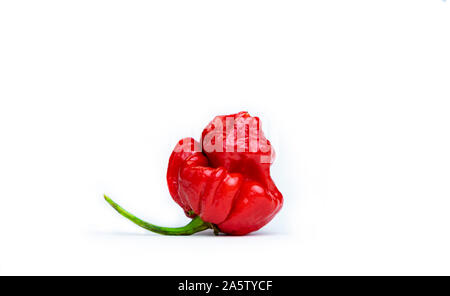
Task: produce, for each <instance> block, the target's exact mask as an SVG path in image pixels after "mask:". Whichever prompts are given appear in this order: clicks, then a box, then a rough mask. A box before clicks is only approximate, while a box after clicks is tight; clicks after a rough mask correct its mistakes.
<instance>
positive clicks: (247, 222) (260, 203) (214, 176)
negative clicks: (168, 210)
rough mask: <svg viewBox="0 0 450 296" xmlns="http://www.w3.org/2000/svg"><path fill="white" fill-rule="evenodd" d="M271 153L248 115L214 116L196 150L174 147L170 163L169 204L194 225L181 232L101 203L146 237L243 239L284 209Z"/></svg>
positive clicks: (189, 144)
mask: <svg viewBox="0 0 450 296" xmlns="http://www.w3.org/2000/svg"><path fill="white" fill-rule="evenodd" d="M273 159H274V151H273V149H272V146H271V144H270V142H269V141H268V140H267V139H266V138H265V137H264V134H263V132H262V130H261V128H260V120H259V118H258V117H251V116H250V115H249V114H248V113H247V112H240V113H237V114H232V115H225V116H217V117H216V118H214V120H213V121H211V123H209V125H208V126H207V127H206V128H205V129H204V130H203V133H202V139H201V144H200V143H198V142H197V141H195V140H194V139H192V138H186V139H183V140H181V141H180V142H178V144H177V145H176V147H175V149H174V151H173V152H172V155H171V156H170V159H169V167H168V170H167V183H168V186H169V191H170V194H171V195H172V198H173V199H174V200H175V202H177V203H178V204H179V205H180V206H181V207H182V208H183V210H184V211H185V213H186V215H187V216H188V217H190V218H192V219H193V220H192V221H191V223H189V224H188V225H186V226H184V227H180V228H167V227H159V226H155V225H153V224H150V223H147V222H144V221H142V220H140V219H139V218H136V217H135V216H133V215H132V214H130V213H128V212H127V211H125V210H124V209H122V208H121V207H120V206H119V205H117V204H116V203H114V202H113V201H112V200H111V199H110V198H108V197H107V196H106V195H105V199H106V200H107V201H108V202H109V203H110V204H111V205H112V206H113V207H114V208H115V209H116V210H117V211H118V212H119V213H120V214H122V215H123V216H125V217H126V218H128V219H130V220H131V221H133V222H134V223H136V224H137V225H139V226H141V227H143V228H145V229H148V230H150V231H153V232H156V233H160V234H167V235H189V234H193V233H196V232H199V231H203V230H205V229H208V228H211V229H213V230H214V233H215V234H218V233H219V232H223V233H227V234H232V235H245V234H248V233H250V232H253V231H256V230H258V229H260V228H261V227H263V226H264V225H266V224H267V223H269V221H270V220H272V218H273V217H274V216H275V214H277V213H278V211H279V210H280V209H281V207H282V204H283V196H282V195H281V193H280V192H279V191H278V189H277V187H276V186H275V184H274V182H273V181H272V179H271V177H270V165H271V164H272V162H273Z"/></svg>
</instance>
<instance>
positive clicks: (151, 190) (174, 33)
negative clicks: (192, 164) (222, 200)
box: [0, 0, 450, 275]
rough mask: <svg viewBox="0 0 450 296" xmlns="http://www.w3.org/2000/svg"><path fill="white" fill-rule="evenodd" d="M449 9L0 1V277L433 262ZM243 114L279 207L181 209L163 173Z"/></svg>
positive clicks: (418, 268) (437, 264) (449, 97)
mask: <svg viewBox="0 0 450 296" xmlns="http://www.w3.org/2000/svg"><path fill="white" fill-rule="evenodd" d="M449 36H450V9H449V3H446V2H442V1H439V0H426V1H425V0H414V1H411V0H408V1H406V0H400V1H387V0H382V1H380V0H377V1H356V0H355V1H349V0H341V1H335V0H333V1H331V0H323V1H2V2H1V3H0V201H1V214H0V274H1V275H121V274H125V275H188V274H189V275H235V274H238V275H273V274H275V275H348V274H351V275H369V274H370V275H374V274H375V275H398V274H410V275H417V274H428V275H431V274H446V275H449V274H450V252H449V251H448V250H449V249H450V237H449V230H450V229H449V228H450V215H449V212H450V186H449V180H450V153H449V151H450V137H449V129H450V116H449V114H450V38H449ZM242 110H246V111H249V112H250V113H251V114H252V115H256V116H260V117H261V119H262V120H263V127H264V129H265V131H266V135H267V137H268V139H270V140H271V141H272V143H273V145H274V147H275V149H276V152H277V159H276V161H275V163H274V165H273V167H272V175H273V178H274V180H275V182H276V184H277V185H278V187H279V189H280V191H281V192H282V193H283V194H284V197H285V204H284V208H283V210H282V211H281V212H280V213H279V215H278V216H277V217H276V218H275V219H274V220H273V221H272V222H271V223H270V224H269V225H268V226H267V227H265V228H263V229H262V230H261V231H259V232H257V233H255V234H253V235H250V236H246V237H226V236H220V237H214V236H213V235H212V233H209V232H208V233H202V234H199V235H195V236H192V237H164V236H159V235H156V234H152V233H149V232H146V231H145V230H143V229H140V228H138V227H137V226H135V225H133V224H131V223H130V222H129V221H127V220H125V219H124V218H122V217H120V216H119V215H118V214H117V213H116V212H114V211H113V210H112V209H111V208H110V207H109V206H108V205H107V204H106V203H105V202H104V200H103V199H102V194H103V193H107V194H109V195H110V196H111V197H112V198H113V199H115V200H116V201H117V202H118V203H120V204H121V205H123V206H124V207H125V208H126V209H128V210H130V211H131V212H133V213H135V214H136V215H137V216H139V217H141V218H144V219H146V220H148V221H151V222H154V223H156V224H160V225H166V226H178V225H183V224H185V223H186V222H187V221H188V220H187V218H186V217H184V216H183V213H182V211H181V210H180V209H179V207H178V206H177V205H176V204H175V203H174V202H173V201H172V200H171V198H170V195H169V193H168V190H167V186H166V181H165V174H166V167H167V161H168V158H169V155H170V153H171V151H172V149H173V147H174V145H175V143H176V142H177V141H178V140H179V139H180V138H182V137H186V136H192V137H196V138H198V137H199V136H200V134H201V131H202V129H203V127H204V126H205V125H206V124H207V123H208V122H209V121H210V120H211V119H212V118H213V117H214V116H215V115H219V114H227V113H234V112H238V111H242Z"/></svg>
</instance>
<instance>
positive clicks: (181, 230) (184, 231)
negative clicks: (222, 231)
mask: <svg viewBox="0 0 450 296" xmlns="http://www.w3.org/2000/svg"><path fill="white" fill-rule="evenodd" d="M104 197H105V200H106V201H107V202H108V203H109V204H110V205H111V206H112V207H113V208H114V209H115V210H116V211H117V212H119V214H121V215H122V216H124V217H125V218H127V219H128V220H130V221H131V222H133V223H134V224H136V225H138V226H140V227H142V228H145V229H147V230H150V231H152V232H155V233H159V234H164V235H191V234H194V233H196V232H200V231H203V230H206V229H208V228H210V227H211V224H210V223H206V222H204V221H203V220H202V219H201V218H200V217H199V216H197V217H195V218H194V219H192V221H191V222H190V223H189V224H188V225H186V226H183V227H177V228H171V227H161V226H156V225H153V224H150V223H147V222H145V221H143V220H141V219H139V218H137V217H136V216H134V215H133V214H130V213H129V212H127V211H126V210H124V209H123V208H122V207H121V206H119V205H118V204H116V203H115V202H114V201H113V200H112V199H111V198H109V197H108V196H106V195H104Z"/></svg>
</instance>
